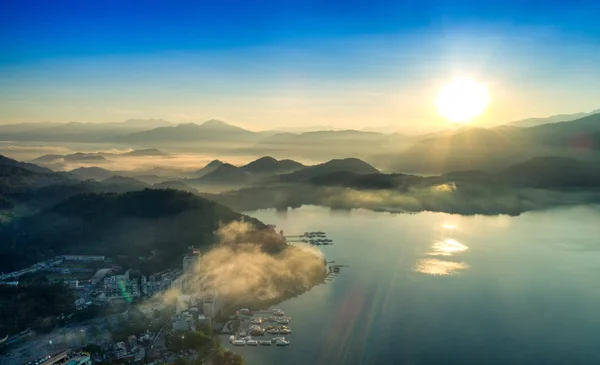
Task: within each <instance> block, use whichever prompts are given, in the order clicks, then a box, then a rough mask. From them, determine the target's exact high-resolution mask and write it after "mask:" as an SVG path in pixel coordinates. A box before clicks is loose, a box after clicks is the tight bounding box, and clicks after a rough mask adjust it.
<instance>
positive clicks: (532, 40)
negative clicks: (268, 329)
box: [0, 0, 600, 130]
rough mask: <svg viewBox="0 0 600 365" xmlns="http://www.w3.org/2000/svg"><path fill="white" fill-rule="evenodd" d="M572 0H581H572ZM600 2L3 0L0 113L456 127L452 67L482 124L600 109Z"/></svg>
mask: <svg viewBox="0 0 600 365" xmlns="http://www.w3.org/2000/svg"><path fill="white" fill-rule="evenodd" d="M566 4H568V5H566ZM599 13H600V2H598V1H597V0H589V1H586V0H581V1H578V0H570V1H551V0H540V1H524V0H521V1H513V0H504V1H486V0H476V1H425V0H409V1H399V0H396V1H385V0H370V1H352V0H344V1H323V0H321V1H316V0H315V1H313V0H310V1H296V0H269V1H260V0H253V1H232V0H215V1H203V0H195V1H189V2H182V1H164V2H160V3H159V2H151V1H148V0H146V1H139V2H136V1H126V0H114V1H113V0H98V1H94V0H85V1H83V0H76V1H61V0H53V1H48V0H43V1H27V0H15V1H13V0H3V1H1V2H0V49H1V50H2V51H1V52H0V123H4V124H5V123H15V122H35V121H87V122H105V121H122V120H125V119H129V118H163V119H167V120H170V121H173V122H201V121H204V120H207V119H210V118H217V119H221V120H224V121H227V122H230V123H233V124H237V125H240V126H245V127H249V128H251V129H267V128H276V127H280V126H309V125H330V126H334V127H339V128H363V127H377V126H387V125H398V126H399V129H401V130H402V129H406V130H415V129H421V128H422V129H426V128H431V127H437V126H444V125H446V123H447V122H445V121H444V120H443V118H441V117H440V116H438V115H437V112H436V110H435V108H434V99H435V96H436V93H437V91H438V90H439V88H440V87H441V86H442V85H443V84H444V83H445V82H447V81H448V80H450V79H451V78H452V77H453V76H455V75H461V76H465V75H466V76H473V77H476V78H477V79H479V80H480V81H482V82H484V83H485V84H486V85H487V86H488V88H489V92H490V94H491V98H492V103H491V104H490V106H489V108H488V110H487V112H486V113H485V115H484V116H482V117H481V118H479V119H478V120H477V121H475V122H476V123H481V124H485V123H502V122H508V121H512V120H516V119H521V118H525V117H531V116H547V115H552V114H559V113H572V112H580V111H590V110H592V109H597V108H600V84H599V83H598V81H599V80H600V21H598V18H597V16H598V14H599Z"/></svg>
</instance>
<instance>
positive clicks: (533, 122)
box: [508, 109, 600, 128]
mask: <svg viewBox="0 0 600 365" xmlns="http://www.w3.org/2000/svg"><path fill="white" fill-rule="evenodd" d="M597 113H600V109H598V110H594V111H591V112H589V113H574V114H559V115H553V116H550V117H545V118H527V119H522V120H517V121H515V122H511V123H508V125H510V126H513V127H525V128H527V127H535V126H537V125H542V124H547V123H558V122H570V121H573V120H576V119H580V118H583V117H586V116H588V115H592V114H597Z"/></svg>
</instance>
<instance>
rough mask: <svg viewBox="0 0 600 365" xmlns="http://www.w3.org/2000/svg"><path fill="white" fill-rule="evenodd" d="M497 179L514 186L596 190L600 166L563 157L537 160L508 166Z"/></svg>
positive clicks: (599, 184) (599, 183)
mask: <svg viewBox="0 0 600 365" xmlns="http://www.w3.org/2000/svg"><path fill="white" fill-rule="evenodd" d="M500 176H501V179H500V180H504V181H507V182H509V183H510V184H512V185H515V186H527V187H535V188H546V189H558V188H583V187H594V188H600V163H590V162H584V161H580V160H576V159H574V158H566V157H538V158H534V159H531V160H528V161H526V162H523V163H520V164H517V165H513V166H511V167H509V168H508V169H506V170H505V171H503V172H502V173H501V174H500Z"/></svg>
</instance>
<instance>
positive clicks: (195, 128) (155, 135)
mask: <svg viewBox="0 0 600 365" xmlns="http://www.w3.org/2000/svg"><path fill="white" fill-rule="evenodd" d="M255 136H256V134H255V133H254V132H251V131H248V130H246V129H243V128H240V127H236V126H233V125H230V124H227V123H225V122H221V121H218V120H209V121H206V122H204V123H203V124H200V125H198V124H194V123H187V124H179V125H177V126H170V127H161V128H156V129H152V130H148V131H143V132H138V133H133V134H130V135H127V136H123V137H122V138H119V140H120V141H121V142H136V143H137V142H144V143H147V142H155V143H159V142H184V141H186V142H189V141H197V140H213V141H215V142H216V141H228V140H231V141H235V140H247V139H251V138H253V137H255Z"/></svg>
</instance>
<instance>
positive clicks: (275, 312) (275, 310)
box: [273, 309, 285, 317]
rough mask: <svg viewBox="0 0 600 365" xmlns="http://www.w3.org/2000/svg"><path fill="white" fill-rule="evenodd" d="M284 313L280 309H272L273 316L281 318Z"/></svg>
mask: <svg viewBox="0 0 600 365" xmlns="http://www.w3.org/2000/svg"><path fill="white" fill-rule="evenodd" d="M284 314H285V313H284V312H283V311H282V310H281V309H273V315H274V316H277V317H280V316H283V315H284Z"/></svg>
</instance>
